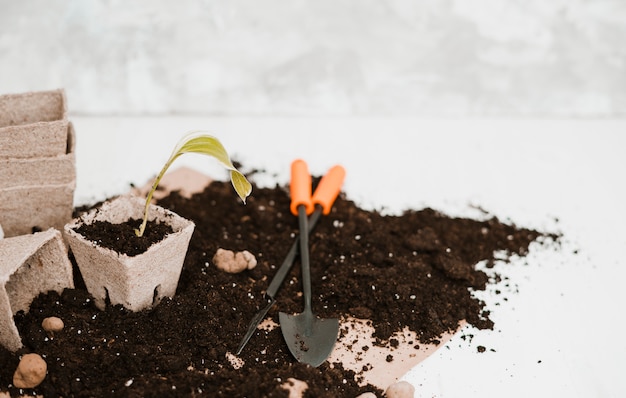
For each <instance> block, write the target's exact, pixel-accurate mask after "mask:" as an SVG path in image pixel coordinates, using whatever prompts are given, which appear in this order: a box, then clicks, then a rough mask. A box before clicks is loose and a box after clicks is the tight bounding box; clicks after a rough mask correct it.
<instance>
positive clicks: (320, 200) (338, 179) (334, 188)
mask: <svg viewBox="0 0 626 398" xmlns="http://www.w3.org/2000/svg"><path fill="white" fill-rule="evenodd" d="M345 176H346V170H345V169H344V168H343V167H341V166H339V165H337V166H334V167H333V168H331V169H330V170H328V173H326V175H325V176H324V177H322V180H321V181H320V183H319V184H318V186H317V188H316V189H315V193H314V194H313V199H312V200H311V201H312V202H313V205H315V206H317V205H319V206H321V207H322V209H323V210H324V214H325V215H326V214H328V213H330V209H331V208H332V207H333V203H334V202H335V199H336V198H337V195H339V191H341V185H342V184H343V180H344V178H345Z"/></svg>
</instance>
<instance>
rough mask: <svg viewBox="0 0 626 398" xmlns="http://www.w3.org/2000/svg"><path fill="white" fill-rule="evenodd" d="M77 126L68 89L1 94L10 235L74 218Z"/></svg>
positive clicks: (3, 195) (5, 221)
mask: <svg viewBox="0 0 626 398" xmlns="http://www.w3.org/2000/svg"><path fill="white" fill-rule="evenodd" d="M75 186H76V164H75V155H74V129H73V126H72V124H71V123H70V122H69V120H68V118H67V104H66V99H65V93H64V91H63V90H54V91H40V92H32V93H25V94H9V95H2V96H0V225H2V228H3V230H4V236H5V237H11V236H17V235H23V234H30V233H32V232H35V231H41V230H45V229H48V228H50V227H53V228H56V229H58V230H63V226H64V225H65V223H67V222H68V221H69V220H71V218H72V209H73V205H74V203H73V202H74V189H75Z"/></svg>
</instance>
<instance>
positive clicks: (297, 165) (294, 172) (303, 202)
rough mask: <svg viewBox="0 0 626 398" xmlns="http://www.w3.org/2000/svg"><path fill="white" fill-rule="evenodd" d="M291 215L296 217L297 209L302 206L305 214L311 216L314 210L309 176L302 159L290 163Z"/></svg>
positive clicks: (307, 168)
mask: <svg viewBox="0 0 626 398" xmlns="http://www.w3.org/2000/svg"><path fill="white" fill-rule="evenodd" d="M289 191H290V193H291V206H290V210H291V213H292V214H293V215H295V216H297V215H298V207H300V206H304V207H305V209H306V214H311V213H312V212H313V210H314V208H315V206H314V205H313V201H312V200H311V175H310V174H309V167H308V166H307V164H306V162H305V161H304V160H302V159H296V160H294V161H293V162H292V163H291V183H290V185H289Z"/></svg>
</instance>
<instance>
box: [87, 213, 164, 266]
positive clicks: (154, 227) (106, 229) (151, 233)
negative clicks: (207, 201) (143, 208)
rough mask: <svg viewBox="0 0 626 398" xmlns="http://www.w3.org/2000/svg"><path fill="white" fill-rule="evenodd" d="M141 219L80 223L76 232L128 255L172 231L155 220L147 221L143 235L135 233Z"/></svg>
mask: <svg viewBox="0 0 626 398" xmlns="http://www.w3.org/2000/svg"><path fill="white" fill-rule="evenodd" d="M141 222H142V220H136V219H130V220H128V221H126V222H124V223H121V224H111V223H110V222H108V221H96V222H93V223H91V224H82V225H81V226H80V227H78V228H76V232H77V233H79V234H81V235H82V236H84V237H85V239H87V240H90V241H92V242H95V243H97V244H98V245H99V246H102V247H106V248H108V249H111V250H115V251H116V252H118V253H123V254H126V255H127V256H129V257H133V256H136V255H138V254H141V253H144V252H145V251H146V250H148V248H149V247H150V246H152V245H153V244H155V243H157V242H159V241H161V240H163V238H164V237H166V236H167V235H169V234H171V233H173V232H174V230H173V229H172V227H171V226H169V225H167V224H164V223H159V222H156V221H148V222H147V223H146V229H145V230H144V233H143V236H141V237H138V236H137V235H136V234H135V228H139V226H140V225H141Z"/></svg>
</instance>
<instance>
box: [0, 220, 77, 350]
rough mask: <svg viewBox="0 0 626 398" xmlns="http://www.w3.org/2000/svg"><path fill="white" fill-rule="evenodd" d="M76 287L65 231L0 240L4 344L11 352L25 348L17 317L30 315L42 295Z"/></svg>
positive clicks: (0, 333)
mask: <svg viewBox="0 0 626 398" xmlns="http://www.w3.org/2000/svg"><path fill="white" fill-rule="evenodd" d="M65 288H74V279H73V277H72V264H71V263H70V260H69V259H68V257H67V249H66V247H65V244H64V243H63V240H62V237H61V232H59V231H58V230H55V229H52V228H50V229H48V230H47V231H44V232H38V233H35V234H29V235H22V236H16V237H13V238H4V239H1V240H0V344H2V345H3V346H4V347H6V348H7V349H9V350H11V351H16V350H18V349H19V348H21V347H22V341H21V339H20V335H19V332H18V330H17V327H16V326H15V323H14V322H13V316H14V315H15V314H16V313H17V312H18V311H24V312H28V310H29V308H30V304H31V302H32V301H33V299H34V298H35V297H37V296H38V295H39V294H40V293H47V292H48V291H51V290H54V291H56V292H58V293H61V292H62V291H63V289H65Z"/></svg>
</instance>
